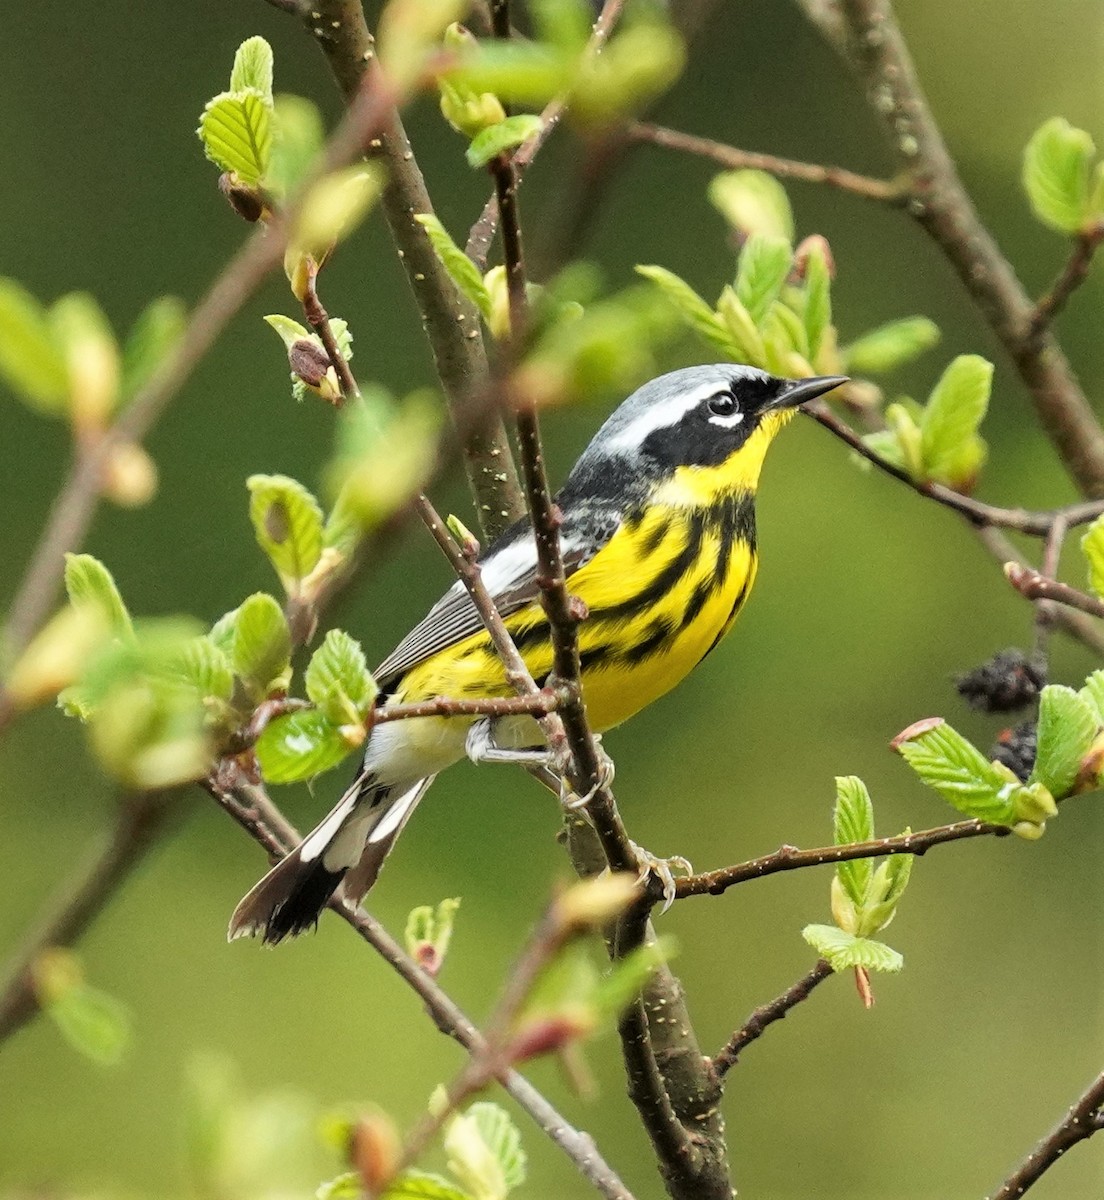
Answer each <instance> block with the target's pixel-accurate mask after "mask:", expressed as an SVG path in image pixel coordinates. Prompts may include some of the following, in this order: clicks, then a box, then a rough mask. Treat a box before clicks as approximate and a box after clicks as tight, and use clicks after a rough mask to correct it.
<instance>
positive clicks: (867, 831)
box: [832, 775, 874, 905]
mask: <svg viewBox="0 0 1104 1200" xmlns="http://www.w3.org/2000/svg"><path fill="white" fill-rule="evenodd" d="M832 836H833V840H834V841H835V843H836V845H837V846H846V845H847V844H848V843H850V842H869V841H870V840H871V839H872V838H873V837H874V805H873V803H872V802H871V800H870V793H869V792H868V791H867V789H866V784H865V783H863V781H862V780H861V779H859V778H858V776H856V775H837V776H836V808H835V814H834V826H833V833H832ZM836 871H837V873H838V874H839V877H840V882H841V883H842V884H843V886H844V888H845V889H846V891H847V894H848V896H850V897H851V900H852V901H853V903H855V904H856V905H859V904H862V903H863V901H864V900H865V898H866V893H867V888H868V886H869V884H870V880H871V878H872V876H873V874H874V863H873V860H871V859H869V858H856V859H853V860H851V861H848V862H841V863H840V864H839V865H838V866H837V867H836Z"/></svg>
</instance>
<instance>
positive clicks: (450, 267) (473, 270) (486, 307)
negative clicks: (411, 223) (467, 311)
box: [414, 213, 492, 321]
mask: <svg viewBox="0 0 1104 1200" xmlns="http://www.w3.org/2000/svg"><path fill="white" fill-rule="evenodd" d="M414 220H415V221H417V222H418V224H419V225H421V226H422V228H423V229H424V230H425V231H426V236H427V237H428V238H429V241H430V244H431V245H432V246H433V251H434V253H435V254H436V255H437V257H438V258H439V259H440V260H441V265H442V266H443V267H444V268H445V270H446V271H447V272H448V273H449V277H450V278H451V279H452V282H453V283H455V284H456V286H457V287H458V288H459V289H460V291H461V292H463V294H464V295H465V296H467V298H468V299H469V300H470V301H471V302H472V303H473V304H474V305H475V307H476V308H478V309H479V311H480V313H482V315H483V319H484V320H485V321H490V319H491V307H492V306H491V294H490V292H488V291H487V285H486V284H485V283H484V282H483V276H482V275H480V273H479V268H478V267H477V266H476V265H475V263H473V262H472V260H471V259H470V258H468V256H467V255H466V254H465V253H464V251H463V250H461V249H460V247H459V246H458V245H457V244H456V243H455V242H454V241H453V240H452V238H451V237H449V234H448V230H447V229H446V228H445V227H444V226H443V225H442V224H441V222H440V221H439V220H438V219H437V218H436V217H435V216H434V215H433V214H432V213H417V214H416V215H415V217H414Z"/></svg>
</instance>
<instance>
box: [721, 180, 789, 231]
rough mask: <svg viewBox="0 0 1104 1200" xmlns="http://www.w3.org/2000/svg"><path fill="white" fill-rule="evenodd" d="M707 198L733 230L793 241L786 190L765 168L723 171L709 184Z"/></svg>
mask: <svg viewBox="0 0 1104 1200" xmlns="http://www.w3.org/2000/svg"><path fill="white" fill-rule="evenodd" d="M708 195H709V201H710V203H711V204H712V205H713V207H714V208H716V209H717V210H718V211H719V212H720V214H721V216H723V217H724V219H725V220H726V221H727V222H728V223H729V225H731V226H732V228H733V229H735V230H737V231H738V232H739V233H741V234H744V235H751V234H753V233H762V234H767V235H768V236H770V237H780V238H785V240H786V241H787V242H792V241H793V236H794V220H793V210H792V209H791V208H790V200H789V197H788V196H787V195H786V189H785V188H784V187H783V186H782V185H781V184H780V183H779V182H778V180H777V179H775V177H774V176H773V175H768V174H767V173H766V172H765V171H751V170H744V171H725V172H723V173H722V174H720V175H715V176H714V177H713V179H712V180H711V181H710V183H709V192H708Z"/></svg>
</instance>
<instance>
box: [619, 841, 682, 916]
mask: <svg viewBox="0 0 1104 1200" xmlns="http://www.w3.org/2000/svg"><path fill="white" fill-rule="evenodd" d="M630 845H631V846H632V849H633V853H634V854H635V855H636V861H637V863H638V864H639V866H640V874H639V875H638V876H637V882H638V883H647V881H648V877H649V876H651V875H654V876H655V878H656V879H657V880H658V881H659V886H660V888H661V890H662V892H663V907H662V908H660V910H659V912H660V915H661V916H662V915H663V913H665V912H666V911H667V910H668V909H669V908H670V907H671V905H672V904H674V902H675V876H676V874H678V875H693V874H694V868H693V867H692V866H691V865H690V860H689V859H687V858H683V857H682V855H681V854H673V855H671V857H670V858H658V857H656V855H654V854H652V853H650V852H649V851H647V850H645V849H644V847H643V846H638V845H637V844H636V842H630Z"/></svg>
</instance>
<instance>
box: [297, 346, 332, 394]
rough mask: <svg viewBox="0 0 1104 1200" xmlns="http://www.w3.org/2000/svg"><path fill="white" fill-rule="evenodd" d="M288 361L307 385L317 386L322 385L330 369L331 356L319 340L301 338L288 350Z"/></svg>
mask: <svg viewBox="0 0 1104 1200" xmlns="http://www.w3.org/2000/svg"><path fill="white" fill-rule="evenodd" d="M288 363H289V365H290V366H291V370H292V373H293V374H295V375H298V376H299V378H300V379H301V380H302V381H303V382H304V383H305V384H306V385H307V387H315V388H316V387H320V386H321V384H322V380H323V379H325V378H326V372H327V371H328V370H329V369H330V356H329V355H328V354H327V353H326V351H325V349H324V347H322V346H319V345H318V343H317V342H314V341H312V340H311V339H310V338H299V339H298V341H295V342H292V344H291V348H290V349H289V350H288Z"/></svg>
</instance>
